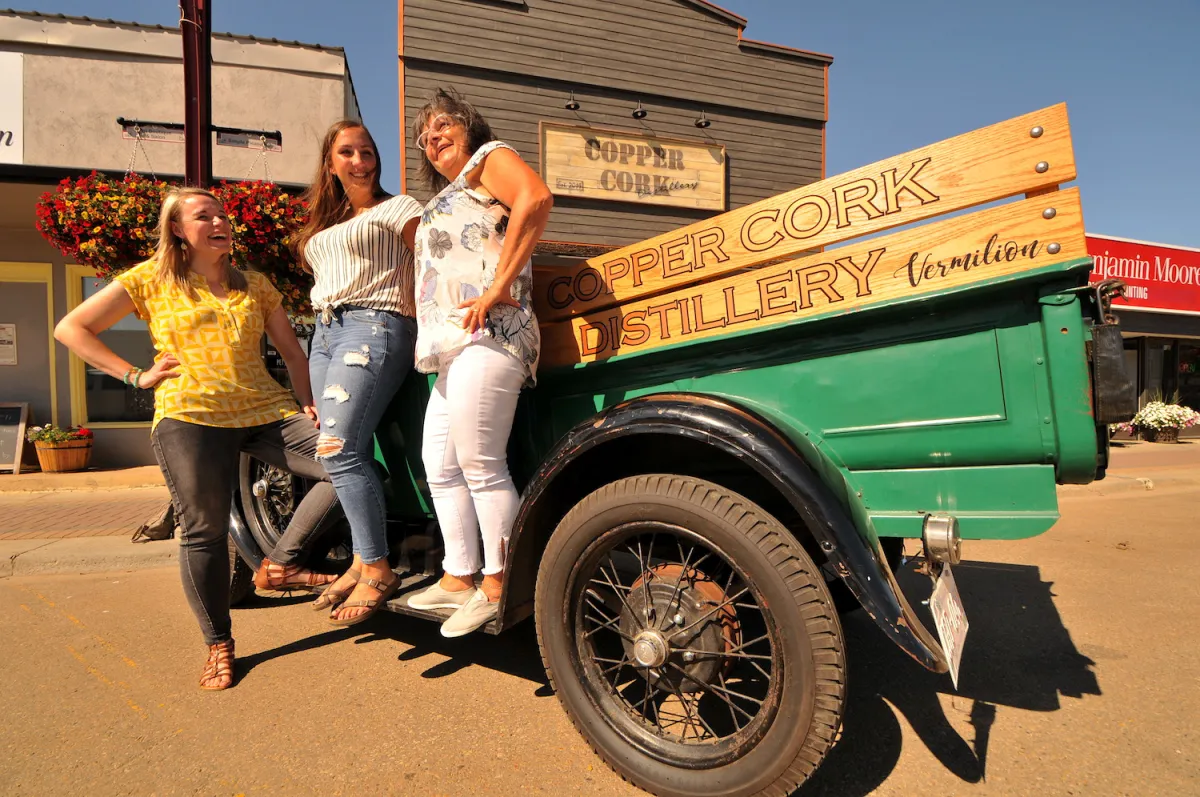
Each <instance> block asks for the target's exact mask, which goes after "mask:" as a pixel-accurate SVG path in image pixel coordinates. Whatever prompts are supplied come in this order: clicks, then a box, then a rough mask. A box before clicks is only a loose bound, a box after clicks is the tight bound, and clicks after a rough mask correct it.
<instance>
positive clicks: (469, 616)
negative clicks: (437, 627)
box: [442, 589, 500, 637]
mask: <svg viewBox="0 0 1200 797" xmlns="http://www.w3.org/2000/svg"><path fill="white" fill-rule="evenodd" d="M499 608H500V602H499V601H489V600H488V597H487V593H486V592H484V591H483V590H481V589H477V590H475V594H474V595H472V596H471V599H470V600H469V601H467V602H466V603H464V604H463V605H462V606H460V607H459V609H458V611H456V612H455V613H454V614H452V615H450V618H449V619H448V620H446V622H444V623H442V636H444V637H456V636H463V635H464V634H469V633H471V632H472V631H474V630H475V629H477V628H479V627H480V626H484V625H487V624H488V623H489V622H491V621H492V620H494V619H495V617H496V612H497V611H498V610H499Z"/></svg>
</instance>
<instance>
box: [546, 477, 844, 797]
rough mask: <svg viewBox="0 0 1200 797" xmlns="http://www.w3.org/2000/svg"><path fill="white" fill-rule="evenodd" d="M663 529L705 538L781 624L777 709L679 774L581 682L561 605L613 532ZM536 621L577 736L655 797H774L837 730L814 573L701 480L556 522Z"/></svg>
mask: <svg viewBox="0 0 1200 797" xmlns="http://www.w3.org/2000/svg"><path fill="white" fill-rule="evenodd" d="M650 521H653V522H658V523H669V524H672V525H674V526H676V527H680V528H683V529H686V530H687V531H688V532H690V533H692V534H694V535H696V536H698V537H700V538H702V539H704V540H705V541H709V542H711V543H712V544H713V545H714V546H717V547H719V549H720V550H722V551H724V552H725V554H727V555H728V558H729V561H731V562H733V563H735V564H736V566H737V567H738V568H739V569H741V570H742V571H743V572H744V573H745V574H746V576H747V580H748V581H753V582H754V585H755V587H756V588H757V589H758V590H759V591H760V592H761V594H762V596H763V599H764V600H763V605H765V606H767V607H769V611H770V613H771V615H772V620H773V623H774V625H775V627H776V628H777V629H778V634H779V639H780V649H781V652H782V659H781V660H782V661H783V662H784V666H783V668H782V670H783V672H782V675H781V679H780V689H779V695H780V697H779V698H778V700H779V703H778V709H777V712H776V713H775V715H774V719H773V721H772V722H771V723H770V725H769V726H768V727H767V728H766V730H765V732H764V733H763V734H762V736H761V738H760V739H759V741H758V742H757V743H756V744H754V746H753V747H751V748H749V749H748V750H746V751H745V752H744V754H742V755H740V757H738V758H736V759H734V760H732V761H728V762H725V763H722V764H720V765H719V766H712V767H709V768H700V769H696V768H692V769H689V768H684V767H682V766H679V765H675V764H672V763H670V762H666V761H664V760H662V759H661V758H659V757H652V756H651V755H649V754H647V753H646V752H645V751H643V750H642V749H641V748H639V747H637V746H635V745H634V744H632V743H630V742H628V741H626V739H625V737H624V736H622V735H621V734H619V733H618V732H617V730H615V729H614V728H613V727H612V725H610V723H609V721H608V720H607V719H606V717H605V715H604V713H603V712H601V711H600V710H599V709H598V708H597V707H596V705H595V703H594V702H593V700H592V698H591V696H590V695H589V694H588V692H587V688H586V687H585V686H584V685H583V684H581V682H580V677H579V676H578V675H577V672H576V670H575V669H574V664H573V661H574V659H573V654H572V651H573V650H577V648H576V645H577V640H576V638H575V637H574V633H573V630H572V621H571V618H572V617H573V609H572V607H571V606H570V605H569V604H570V602H571V598H570V594H571V589H572V586H571V585H572V582H573V579H575V578H576V576H575V574H574V573H573V570H574V568H575V567H576V565H577V564H578V563H579V562H580V560H581V557H583V556H584V555H585V553H586V551H588V550H589V547H590V546H591V545H592V544H593V543H595V542H596V541H598V540H600V539H601V538H602V537H603V536H604V535H606V533H609V532H610V530H615V529H617V528H618V527H620V526H622V525H623V524H629V523H638V522H650ZM534 615H535V619H536V625H537V635H538V644H539V647H540V650H541V655H542V662H543V664H544V666H545V668H546V672H547V674H548V676H549V678H550V682H551V686H552V687H553V688H554V690H555V693H556V694H557V695H558V699H559V701H560V702H561V703H562V705H563V707H564V708H565V709H566V711H567V714H568V715H569V716H570V718H571V721H572V722H573V723H574V725H575V727H576V729H577V730H578V731H579V732H580V733H581V734H582V735H583V736H584V738H585V739H586V740H587V741H588V742H589V744H591V746H592V749H593V750H595V751H596V753H597V754H598V755H599V756H600V757H601V758H602V759H604V761H605V762H607V763H608V765H609V766H610V767H612V769H613V770H614V771H615V772H617V774H619V775H621V776H622V777H623V778H625V779H626V780H628V781H630V782H631V783H633V784H634V785H636V786H638V787H639V788H642V789H644V790H646V791H649V792H651V793H653V794H656V795H660V797H717V796H718V795H719V796H720V797H741V796H742V795H751V794H770V795H780V797H782V796H783V795H787V794H790V793H791V792H792V790H794V789H795V788H796V787H798V786H799V785H800V784H801V783H803V782H804V781H805V780H806V779H807V778H808V777H809V776H810V775H811V774H812V773H813V771H815V770H816V768H817V766H818V765H819V764H820V763H821V761H822V759H823V758H824V757H825V755H826V753H827V752H828V751H829V749H830V747H831V746H832V745H833V742H834V739H835V737H836V736H837V733H838V731H839V728H840V726H841V719H842V712H843V710H844V705H845V697H846V675H847V668H846V657H845V643H844V640H843V636H842V628H841V624H840V622H839V620H838V615H837V612H836V611H835V609H834V606H833V602H832V600H831V598H830V596H829V592H828V590H827V589H826V586H825V582H824V579H823V578H822V576H821V571H820V569H819V568H818V567H817V566H816V565H815V564H814V563H813V561H812V559H811V558H810V557H809V556H808V554H807V553H806V552H805V550H804V548H803V546H801V545H800V544H799V543H798V542H797V541H796V539H795V538H794V537H792V535H791V534H790V533H789V532H788V531H787V530H786V529H785V528H784V527H783V526H782V525H781V524H780V523H779V522H778V521H777V520H776V519H775V518H774V517H772V516H771V515H770V514H768V513H767V512H766V511H764V510H763V509H762V508H761V507H758V506H756V505H755V504H754V503H753V502H751V501H750V500H748V499H747V498H745V497H743V496H741V495H738V494H737V493H734V492H731V491H729V490H727V489H725V488H723V487H721V486H719V485H717V484H713V483H711V482H707V481H703V480H701V479H694V478H687V477H682V476H673V475H645V476H636V477H632V478H627V479H622V480H620V481H616V482H613V483H611V484H608V485H606V486H604V487H602V488H600V489H599V490H597V491H595V492H594V493H592V494H591V495H589V496H588V497H587V498H585V499H584V500H583V501H581V502H580V503H579V504H577V505H576V506H575V507H574V508H573V509H572V510H571V511H570V512H569V513H567V515H566V517H564V518H563V520H562V521H561V522H560V523H559V524H558V527H557V528H556V529H555V531H554V534H553V535H552V536H551V538H550V541H549V543H548V545H547V547H546V550H545V553H544V554H543V556H542V560H541V564H540V568H539V571H538V581H537V592H536V597H535V608H534Z"/></svg>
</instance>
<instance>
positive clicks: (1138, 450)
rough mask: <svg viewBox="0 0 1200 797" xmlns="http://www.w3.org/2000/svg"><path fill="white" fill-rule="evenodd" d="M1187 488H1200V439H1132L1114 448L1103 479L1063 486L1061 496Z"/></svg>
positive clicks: (1061, 486) (1060, 489)
mask: <svg viewBox="0 0 1200 797" xmlns="http://www.w3.org/2000/svg"><path fill="white" fill-rule="evenodd" d="M1188 487H1200V439H1197V438H1190V439H1184V440H1182V441H1181V442H1179V443H1146V442H1143V441H1140V440H1132V441H1125V442H1121V443H1118V444H1114V445H1113V446H1112V448H1111V454H1110V462H1109V467H1108V472H1107V474H1106V475H1105V477H1104V478H1103V479H1102V480H1100V481H1097V482H1092V483H1091V484H1082V485H1080V484H1064V485H1060V486H1059V488H1058V495H1059V498H1060V499H1061V498H1081V497H1091V496H1105V495H1115V494H1117V493H1123V492H1142V491H1146V490H1169V489H1179V488H1188Z"/></svg>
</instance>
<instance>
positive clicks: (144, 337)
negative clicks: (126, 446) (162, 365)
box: [80, 277, 154, 423]
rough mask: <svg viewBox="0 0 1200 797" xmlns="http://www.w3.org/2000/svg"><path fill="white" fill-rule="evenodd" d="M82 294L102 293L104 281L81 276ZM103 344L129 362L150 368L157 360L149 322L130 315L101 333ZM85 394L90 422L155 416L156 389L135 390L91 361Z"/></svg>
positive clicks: (130, 420) (86, 369)
mask: <svg viewBox="0 0 1200 797" xmlns="http://www.w3.org/2000/svg"><path fill="white" fill-rule="evenodd" d="M80 279H81V280H82V281H83V298H84V299H87V298H88V297H89V296H93V295H95V294H96V293H99V292H100V290H101V289H103V288H104V286H105V284H106V283H105V282H104V281H103V280H98V279H96V278H95V277H81V278H80ZM100 340H102V341H103V342H104V345H106V346H108V347H109V348H110V349H112V350H113V351H115V352H116V353H117V354H119V355H121V356H122V357H124V358H125V359H126V360H128V361H129V362H130V363H133V364H135V365H140V366H141V367H143V368H147V367H149V366H150V364H151V363H152V362H153V361H154V346H153V345H152V344H151V343H150V332H149V330H148V328H147V327H146V322H145V321H142V320H141V319H139V318H138V317H137V316H135V315H132V314H131V315H127V316H125V317H124V318H122V319H121V320H120V321H118V322H117V323H116V324H114V325H113V326H112V327H110V328H109V329H106V330H105V331H103V332H101V333H100ZM84 391H85V392H84V395H85V397H86V401H87V420H88V423H141V422H145V423H149V422H150V421H151V420H153V419H154V392H153V391H150V390H135V389H134V388H132V387H128V386H126V385H124V384H122V383H121V380H120V379H117V378H115V377H112V376H109V375H108V374H106V373H104V372H103V371H100V370H99V369H96V368H92V367H91V366H90V365H85V366H84Z"/></svg>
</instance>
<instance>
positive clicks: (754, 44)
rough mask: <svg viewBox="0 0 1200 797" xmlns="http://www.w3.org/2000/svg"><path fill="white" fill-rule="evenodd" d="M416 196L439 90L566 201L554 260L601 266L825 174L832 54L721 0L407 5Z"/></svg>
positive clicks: (405, 165) (470, 0) (554, 224)
mask: <svg viewBox="0 0 1200 797" xmlns="http://www.w3.org/2000/svg"><path fill="white" fill-rule="evenodd" d="M399 24H400V29H399V36H398V40H399V62H400V63H399V69H400V127H401V131H402V135H404V136H405V143H404V145H403V146H402V152H401V174H402V178H401V179H402V186H401V190H402V191H404V192H405V193H408V194H411V195H412V196H414V197H416V198H417V199H420V200H422V201H424V200H426V199H428V198H429V196H430V192H429V190H428V188H427V187H426V186H424V185H423V184H422V182H421V179H420V177H419V176H418V171H417V169H418V165H419V163H420V160H419V159H421V158H423V157H424V155H423V154H422V153H421V152H420V151H419V150H417V149H416V147H415V146H414V145H413V143H412V141H411V135H409V127H410V124H411V121H412V119H414V118H415V116H416V114H417V112H418V110H419V109H420V107H421V106H422V105H423V104H424V103H425V102H426V101H427V100H428V98H429V96H430V95H431V94H432V92H433V91H434V89H436V88H437V87H439V86H441V87H447V88H449V87H453V88H455V89H457V90H458V91H460V92H461V93H462V94H463V95H464V96H465V97H466V98H467V99H468V100H470V101H471V103H472V104H474V105H475V106H476V107H477V108H478V109H479V110H480V112H481V113H482V114H483V115H484V117H485V118H486V119H487V120H488V121H489V123H490V124H491V126H492V129H493V131H494V132H495V134H496V135H497V137H498V138H500V139H501V140H503V141H506V142H508V143H509V144H511V145H513V146H514V147H515V148H516V149H517V150H518V151H519V152H520V153H521V156H522V157H523V158H524V159H525V160H526V162H528V163H529V164H530V165H532V166H534V168H540V169H541V171H542V175H543V178H544V179H546V182H547V184H549V185H550V188H551V190H552V191H554V193H555V195H556V196H555V208H554V212H553V214H552V216H551V219H550V223H549V225H548V227H547V229H546V232H545V235H544V236H543V243H542V244H541V246H540V247H539V251H540V252H543V253H561V254H567V253H578V254H592V253H595V252H596V251H602V250H603V249H607V248H609V247H614V246H619V245H623V244H628V243H633V242H636V241H639V240H642V239H645V238H648V237H650V236H653V235H656V234H659V233H662V232H665V231H667V230H671V229H674V228H676V227H679V226H682V225H685V224H688V223H691V222H693V221H696V220H697V219H701V218H705V217H707V216H711V215H713V214H715V213H720V212H723V211H725V210H729V209H733V208H736V207H740V206H742V205H745V204H748V203H750V202H754V201H756V200H759V199H763V198H765V197H768V196H772V195H774V194H778V193H781V192H783V191H786V190H788V189H791V188H795V187H797V186H801V185H806V184H808V183H811V182H814V181H816V180H819V179H821V178H822V177H823V176H824V152H825V147H824V145H825V122H826V119H827V112H828V102H827V90H828V70H829V65H830V64H831V63H832V60H833V59H832V58H831V57H829V56H827V55H822V54H819V53H811V52H805V51H800V50H795V49H791V48H787V47H782V46H778V45H772V44H767V43H764V42H758V41H753V40H750V39H747V38H745V37H743V36H742V31H743V30H744V28H745V26H746V20H745V19H743V18H741V17H739V16H736V15H734V14H732V13H730V12H728V11H726V10H724V9H722V8H720V7H718V6H716V5H714V4H712V3H709V2H706V0H604V2H597V1H596V0H399Z"/></svg>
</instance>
